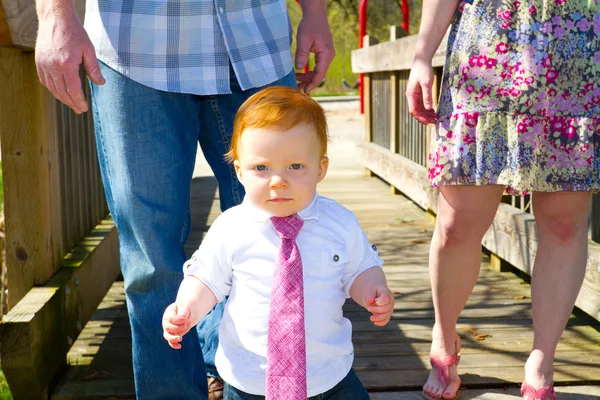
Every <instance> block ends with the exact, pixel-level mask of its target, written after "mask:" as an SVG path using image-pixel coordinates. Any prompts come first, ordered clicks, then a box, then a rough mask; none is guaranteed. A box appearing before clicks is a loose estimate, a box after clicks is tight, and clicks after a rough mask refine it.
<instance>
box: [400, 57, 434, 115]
mask: <svg viewBox="0 0 600 400" xmlns="http://www.w3.org/2000/svg"><path fill="white" fill-rule="evenodd" d="M432 91H433V68H432V67H431V62H426V61H424V60H422V59H415V61H414V63H413V66H412V69H411V70H410V76H409V78H408V84H407V86H406V100H407V101H408V112H409V113H410V115H412V116H413V117H415V119H416V120H417V121H419V122H420V123H422V124H423V125H427V124H434V123H436V122H437V118H438V116H437V114H436V113H435V111H434V110H433V95H432Z"/></svg>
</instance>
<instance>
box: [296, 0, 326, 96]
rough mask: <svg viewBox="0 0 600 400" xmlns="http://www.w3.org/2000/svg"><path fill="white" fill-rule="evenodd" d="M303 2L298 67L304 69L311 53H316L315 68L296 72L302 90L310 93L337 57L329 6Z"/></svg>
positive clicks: (298, 42) (297, 48) (299, 31)
mask: <svg viewBox="0 0 600 400" xmlns="http://www.w3.org/2000/svg"><path fill="white" fill-rule="evenodd" d="M301 3H302V21H300V24H299V25H298V36H297V41H296V42H297V43H296V69H303V68H304V67H305V66H306V65H307V64H308V55H309V53H314V54H315V69H314V71H309V72H306V73H296V79H297V80H298V81H299V83H298V87H299V88H300V90H302V91H304V93H309V92H310V91H311V90H312V89H314V88H315V87H317V85H319V84H320V83H321V81H322V80H323V79H325V74H326V73H327V69H328V68H329V65H330V64H331V61H332V60H333V58H334V57H335V49H334V48H333V39H332V37H331V31H330V29H329V21H328V20H327V7H326V6H325V5H320V6H316V5H315V6H314V7H309V6H308V5H307V4H308V3H309V1H302V2H301ZM313 3H317V2H314V1H313ZM323 4H324V3H323Z"/></svg>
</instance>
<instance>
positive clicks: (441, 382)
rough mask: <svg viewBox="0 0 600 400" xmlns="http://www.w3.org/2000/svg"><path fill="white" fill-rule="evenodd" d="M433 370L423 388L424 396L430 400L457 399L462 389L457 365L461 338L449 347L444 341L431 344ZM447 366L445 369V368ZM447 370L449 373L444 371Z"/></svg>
mask: <svg viewBox="0 0 600 400" xmlns="http://www.w3.org/2000/svg"><path fill="white" fill-rule="evenodd" d="M430 357H431V359H432V368H431V371H430V372H429V378H427V382H425V385H424V386H423V395H424V396H425V398H428V399H456V398H457V397H458V390H459V389H460V377H459V376H458V370H457V365H458V361H459V359H460V337H459V336H458V335H456V339H455V340H454V341H452V342H451V344H449V345H445V343H444V341H443V340H435V339H434V340H433V341H432V343H431V354H430ZM444 366H445V367H444ZM446 368H447V372H446V371H444V369H446Z"/></svg>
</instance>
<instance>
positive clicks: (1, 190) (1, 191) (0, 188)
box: [0, 161, 4, 211]
mask: <svg viewBox="0 0 600 400" xmlns="http://www.w3.org/2000/svg"><path fill="white" fill-rule="evenodd" d="M3 194H4V185H3V184H2V161H0V211H2V209H3V208H4V207H3V205H4V203H3V202H2V199H3V198H4V197H3Z"/></svg>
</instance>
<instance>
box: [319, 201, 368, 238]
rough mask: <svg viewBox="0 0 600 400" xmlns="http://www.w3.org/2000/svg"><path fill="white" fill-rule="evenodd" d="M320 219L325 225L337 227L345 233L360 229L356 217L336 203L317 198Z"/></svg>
mask: <svg viewBox="0 0 600 400" xmlns="http://www.w3.org/2000/svg"><path fill="white" fill-rule="evenodd" d="M319 212H320V218H322V219H323V221H324V222H325V223H327V224H330V225H333V226H338V227H339V228H341V229H344V230H346V231H349V230H352V229H356V228H360V223H359V222H358V218H356V215H354V213H353V212H352V211H350V210H349V209H347V208H346V207H344V206H343V205H341V204H340V203H338V202H337V201H335V200H333V199H330V198H328V197H325V196H319Z"/></svg>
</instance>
